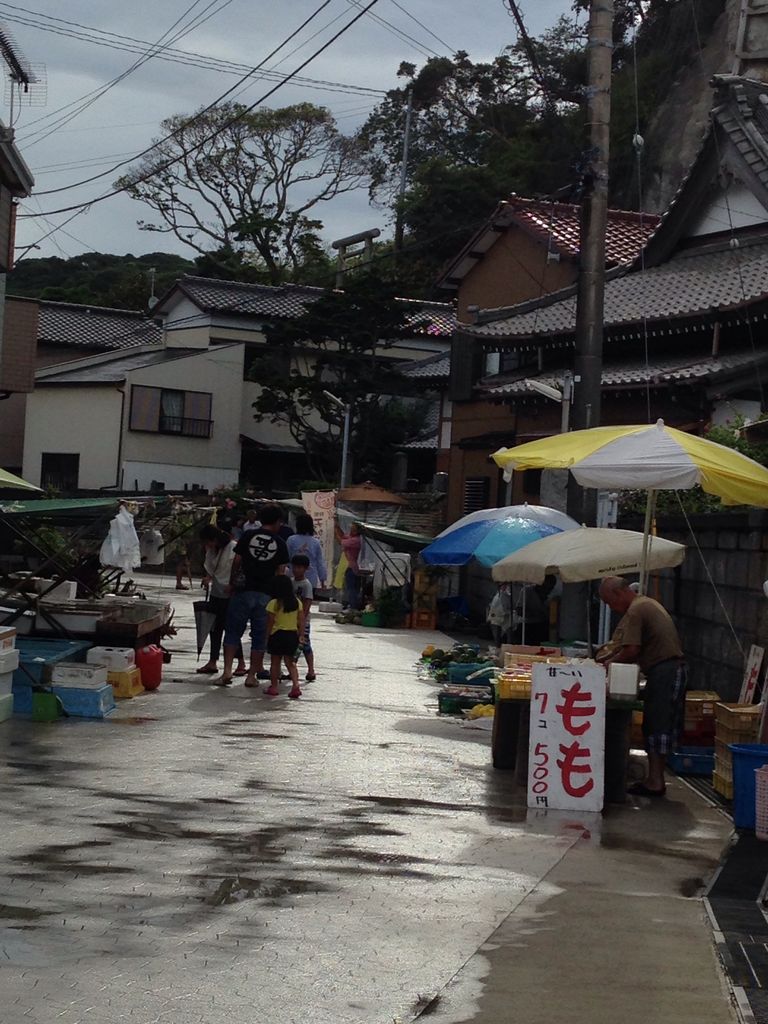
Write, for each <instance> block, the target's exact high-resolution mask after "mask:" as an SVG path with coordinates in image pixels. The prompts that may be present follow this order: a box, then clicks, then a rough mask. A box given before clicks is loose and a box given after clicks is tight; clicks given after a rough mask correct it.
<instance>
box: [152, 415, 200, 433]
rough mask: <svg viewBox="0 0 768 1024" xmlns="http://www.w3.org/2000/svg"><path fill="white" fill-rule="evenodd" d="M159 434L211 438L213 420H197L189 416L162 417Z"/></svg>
mask: <svg viewBox="0 0 768 1024" xmlns="http://www.w3.org/2000/svg"><path fill="white" fill-rule="evenodd" d="M158 432H159V433H161V434H179V435H180V436H181V437H210V436H211V434H212V433H213V420H195V419H190V418H189V417H188V416H162V415H161V416H160V423H159V425H158Z"/></svg>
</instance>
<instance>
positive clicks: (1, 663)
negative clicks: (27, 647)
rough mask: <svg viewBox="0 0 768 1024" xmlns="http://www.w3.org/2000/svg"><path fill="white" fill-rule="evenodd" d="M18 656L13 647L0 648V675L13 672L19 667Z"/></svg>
mask: <svg viewBox="0 0 768 1024" xmlns="http://www.w3.org/2000/svg"><path fill="white" fill-rule="evenodd" d="M19 658H20V654H19V652H18V651H17V650H16V648H15V647H6V648H5V649H3V648H0V675H5V673H6V672H15V671H16V669H17V668H18V667H19Z"/></svg>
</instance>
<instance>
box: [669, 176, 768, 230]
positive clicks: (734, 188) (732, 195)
mask: <svg viewBox="0 0 768 1024" xmlns="http://www.w3.org/2000/svg"><path fill="white" fill-rule="evenodd" d="M767 221H768V211H766V210H765V208H764V207H763V206H762V204H761V203H760V202H759V201H758V199H757V197H756V196H755V195H754V193H753V192H752V191H751V189H748V188H747V187H746V185H742V184H741V182H740V181H734V182H733V184H732V185H731V187H730V188H729V189H728V192H727V201H726V194H725V193H720V194H719V195H717V196H715V197H714V199H712V201H711V202H709V203H708V204H707V205H706V206H705V207H704V209H703V210H702V211H701V213H700V214H699V216H698V217H697V218H696V220H695V221H694V222H693V225H692V226H691V229H690V230H689V232H688V236H689V237H691V238H696V237H699V236H700V235H712V234H717V233H718V232H721V231H730V229H731V226H733V227H734V228H746V227H754V226H755V225H757V224H765V223H766V222H767Z"/></svg>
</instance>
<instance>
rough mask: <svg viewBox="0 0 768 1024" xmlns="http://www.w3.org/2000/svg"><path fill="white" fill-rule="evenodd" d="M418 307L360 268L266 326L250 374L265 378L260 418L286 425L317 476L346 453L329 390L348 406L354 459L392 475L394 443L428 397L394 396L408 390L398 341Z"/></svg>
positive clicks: (333, 471)
mask: <svg viewBox="0 0 768 1024" xmlns="http://www.w3.org/2000/svg"><path fill="white" fill-rule="evenodd" d="M414 312H415V309H414V306H413V305H412V304H407V303H403V302H402V301H397V300H396V293H395V289H394V286H393V285H392V284H389V283H387V282H384V281H382V280H381V279H380V278H379V277H377V276H374V275H372V274H368V273H358V274H355V275H353V276H350V278H349V279H348V281H347V282H346V283H345V288H344V291H343V292H329V293H328V294H326V295H324V296H322V297H321V298H320V299H318V300H317V301H316V302H314V303H313V304H312V305H311V306H309V307H308V308H307V311H306V313H305V314H304V315H303V316H302V317H300V318H299V319H297V320H294V321H291V322H285V323H281V324H279V325H276V326H274V327H273V328H271V329H270V330H269V331H268V332H267V345H266V346H265V349H264V352H263V355H262V356H261V357H260V358H257V359H256V360H255V361H254V363H253V366H252V369H251V374H250V375H251V378H252V379H253V380H255V381H257V382H258V383H259V384H260V385H261V387H262V391H261V394H260V396H259V398H258V399H257V401H256V402H255V403H254V410H255V417H256V419H257V420H269V421H271V422H275V423H284V424H286V425H287V426H288V428H289V430H290V432H291V435H292V437H293V438H294V440H295V441H296V443H297V444H298V445H299V446H300V447H302V448H303V449H304V451H305V453H306V456H307V463H308V468H309V471H310V473H311V474H312V476H313V477H315V478H317V479H325V480H333V479H334V478H335V477H336V476H337V474H338V471H339V465H340V460H341V438H342V431H343V425H344V413H343V411H342V410H341V409H339V407H338V406H337V405H336V404H335V403H334V402H333V401H332V400H331V399H329V398H328V396H327V394H326V392H331V393H332V394H333V395H335V396H336V397H337V398H339V399H341V401H342V402H344V403H346V404H348V405H349V406H350V409H351V414H350V415H351V419H350V423H351V445H350V451H351V453H352V455H353V460H354V461H353V465H354V466H357V467H359V468H360V469H362V468H363V467H365V471H366V472H368V473H370V472H371V469H372V467H376V468H377V469H378V475H379V476H380V477H381V478H383V479H386V473H387V471H388V468H389V465H390V463H391V458H392V455H393V452H394V449H395V447H396V445H397V444H401V443H402V442H403V441H404V440H406V439H407V438H408V437H413V436H414V435H415V434H417V433H418V430H419V426H420V424H422V423H423V418H424V408H423V405H421V404H420V403H414V402H412V401H406V402H403V401H399V400H396V399H395V398H393V396H401V397H402V396H407V394H408V392H409V390H410V389H409V386H408V385H409V381H408V380H407V379H406V378H404V377H403V376H402V375H401V373H400V371H399V369H398V365H399V363H400V362H402V360H401V359H398V357H397V353H396V352H394V351H392V348H393V346H394V344H395V342H396V341H398V340H399V339H401V338H404V337H407V336H409V335H410V334H411V333H412V332H411V330H410V329H409V326H408V319H409V317H410V316H411V315H413V313H414Z"/></svg>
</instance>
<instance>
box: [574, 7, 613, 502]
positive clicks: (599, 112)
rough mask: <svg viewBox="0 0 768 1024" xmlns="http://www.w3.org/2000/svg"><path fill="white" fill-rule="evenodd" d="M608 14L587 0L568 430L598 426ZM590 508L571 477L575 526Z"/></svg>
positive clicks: (608, 88) (610, 41) (607, 126)
mask: <svg viewBox="0 0 768 1024" xmlns="http://www.w3.org/2000/svg"><path fill="white" fill-rule="evenodd" d="M613 14H614V9H613V0H592V3H591V5H590V12H589V38H588V42H587V50H588V77H587V128H588V138H589V143H588V146H589V148H588V151H587V153H586V154H585V158H584V168H583V178H582V188H583V194H582V201H581V231H580V246H579V248H580V255H579V279H578V290H577V298H576V358H575V363H574V376H573V402H572V406H571V428H572V429H574V430H584V429H588V428H590V427H597V426H599V425H600V399H601V385H602V372H603V306H604V293H605V232H606V227H607V223H608V150H609V140H610V121H611V66H612V57H613ZM593 504H594V503H593V502H589V503H588V504H587V503H586V501H585V495H584V492H583V491H582V489H581V488H580V487H578V485H576V484H575V482H574V481H573V479H572V478H571V482H570V483H569V488H568V510H569V512H570V514H571V515H572V516H573V517H574V518H575V519H578V520H579V521H580V522H590V521H594V509H592V508H591V506H592V505H593Z"/></svg>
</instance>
